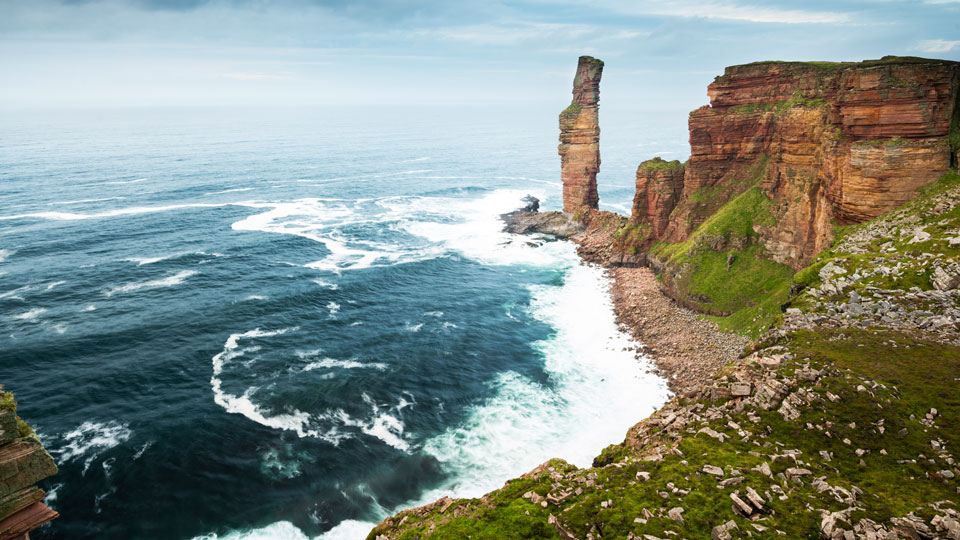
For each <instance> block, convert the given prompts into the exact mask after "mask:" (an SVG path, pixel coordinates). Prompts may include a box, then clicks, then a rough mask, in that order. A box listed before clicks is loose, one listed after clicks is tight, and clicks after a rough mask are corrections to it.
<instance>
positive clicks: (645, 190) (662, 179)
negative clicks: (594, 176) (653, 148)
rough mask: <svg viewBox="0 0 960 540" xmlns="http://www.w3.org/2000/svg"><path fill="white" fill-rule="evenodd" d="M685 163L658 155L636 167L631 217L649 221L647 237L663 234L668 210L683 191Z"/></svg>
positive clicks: (668, 219) (676, 201)
mask: <svg viewBox="0 0 960 540" xmlns="http://www.w3.org/2000/svg"><path fill="white" fill-rule="evenodd" d="M683 171H684V165H683V164H682V163H680V162H679V161H664V160H662V159H660V158H659V157H656V158H653V159H649V160H647V161H644V162H643V163H641V164H640V166H639V167H637V193H636V195H634V197H633V214H632V216H631V220H632V221H633V222H636V223H649V224H650V238H661V237H663V233H664V231H666V229H667V225H668V224H669V223H670V213H671V212H673V209H674V208H676V206H677V203H678V202H679V201H680V195H681V194H682V193H683Z"/></svg>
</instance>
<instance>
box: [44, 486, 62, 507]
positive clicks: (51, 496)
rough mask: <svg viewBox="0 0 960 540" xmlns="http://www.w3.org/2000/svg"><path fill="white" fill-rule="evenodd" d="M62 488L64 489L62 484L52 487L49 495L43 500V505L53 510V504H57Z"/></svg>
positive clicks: (48, 492)
mask: <svg viewBox="0 0 960 540" xmlns="http://www.w3.org/2000/svg"><path fill="white" fill-rule="evenodd" d="M62 487H63V483H62V482H61V483H59V484H54V485H53V487H51V488H50V489H49V490H48V491H47V495H46V496H45V497H44V498H43V504H45V505H47V506H50V507H51V508H52V507H53V503H55V502H57V495H58V494H59V492H60V488H62Z"/></svg>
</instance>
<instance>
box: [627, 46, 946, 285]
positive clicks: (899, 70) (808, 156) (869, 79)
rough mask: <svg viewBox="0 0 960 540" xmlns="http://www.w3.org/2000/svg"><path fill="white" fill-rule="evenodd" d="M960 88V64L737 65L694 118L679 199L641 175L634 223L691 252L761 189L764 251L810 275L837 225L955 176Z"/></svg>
mask: <svg viewBox="0 0 960 540" xmlns="http://www.w3.org/2000/svg"><path fill="white" fill-rule="evenodd" d="M958 88H960V64H958V63H957V62H949V61H945V60H926V59H917V58H893V57H887V58H884V59H881V60H876V61H867V62H861V63H840V64H834V63H814V62H761V63H756V64H748V65H743V66H733V67H729V68H727V69H726V70H725V72H724V74H723V75H722V76H720V77H717V79H716V80H715V81H714V82H713V83H712V84H710V86H709V88H708V92H707V93H708V95H709V96H710V100H711V102H710V105H709V106H704V107H701V108H700V109H697V110H695V111H693V112H692V113H691V114H690V120H689V125H690V160H689V162H688V163H687V164H686V166H685V168H684V171H683V180H682V187H681V188H680V194H679V196H678V197H677V200H674V199H673V198H672V197H671V196H669V194H672V193H673V191H672V190H673V189H675V187H674V185H675V184H673V182H676V179H675V178H674V177H671V178H670V179H662V178H656V179H654V178H649V177H648V176H646V175H645V176H644V178H643V179H641V177H640V173H639V172H638V177H637V187H638V197H637V199H635V201H634V218H635V219H640V220H641V221H642V222H645V223H649V224H650V225H651V229H652V233H653V234H652V236H651V240H652V241H655V240H666V241H668V242H680V241H683V240H686V239H687V238H688V237H689V235H690V233H691V232H692V231H693V230H695V229H696V228H697V227H698V226H699V225H700V224H702V223H703V222H704V221H705V220H706V219H707V218H708V217H709V216H710V215H712V214H713V213H714V212H715V211H716V210H717V209H718V208H720V207H721V206H723V205H724V204H726V203H727V202H728V201H730V200H731V199H732V198H734V197H736V196H737V195H739V194H740V193H742V192H744V191H746V190H747V189H749V188H751V187H753V186H759V187H760V188H761V189H762V190H763V191H764V193H765V194H766V195H767V196H768V197H769V198H770V199H772V200H773V201H774V205H773V208H774V210H773V214H774V215H773V216H772V217H773V219H772V220H771V222H773V223H774V224H772V225H768V226H764V227H762V228H761V230H758V231H757V232H758V233H759V234H760V237H761V241H762V242H763V244H764V246H765V247H766V248H767V251H768V252H769V253H770V255H771V257H772V258H773V259H774V260H776V261H778V262H781V263H784V264H787V265H790V266H792V267H794V268H801V267H803V266H805V265H806V264H807V263H809V261H810V260H811V259H812V258H813V256H814V255H816V253H818V252H819V251H821V250H822V249H823V248H824V247H825V246H826V245H827V244H828V243H829V241H830V238H831V236H832V230H831V228H832V226H831V223H832V222H837V223H840V224H849V223H858V222H862V221H866V220H869V219H872V218H874V217H876V216H878V215H880V214H883V213H885V212H887V211H889V210H892V209H893V208H896V207H898V206H900V205H901V204H903V203H904V202H906V201H907V200H910V199H912V198H913V197H914V196H915V193H916V190H917V189H918V188H920V187H922V186H925V185H927V184H930V183H932V182H933V181H935V180H936V179H937V178H939V177H940V176H942V175H943V174H944V173H945V172H947V170H948V169H949V168H950V167H951V166H956V161H957V155H956V149H954V148H952V147H951V143H950V141H949V140H950V139H951V138H957V137H960V134H958V133H955V134H954V135H950V133H951V129H953V130H954V131H956V130H957V127H956V123H957V118H958V116H960V108H958V105H957V102H958V94H960V92H958ZM952 125H953V127H951V126H952ZM654 180H655V181H654ZM657 182H660V185H661V188H662V189H661V191H656V190H654V192H653V193H654V194H655V195H652V194H651V189H650V187H648V186H650V185H652V184H656V183H657ZM667 184H669V185H670V186H671V187H670V188H669V189H667V188H666V185H667ZM641 189H642V190H644V192H645V196H644V197H641V196H640V193H639V191H640V190H641ZM651 203H654V204H656V205H658V206H657V207H655V208H651V207H650V205H651ZM664 216H667V219H666V223H664V219H665V218H664Z"/></svg>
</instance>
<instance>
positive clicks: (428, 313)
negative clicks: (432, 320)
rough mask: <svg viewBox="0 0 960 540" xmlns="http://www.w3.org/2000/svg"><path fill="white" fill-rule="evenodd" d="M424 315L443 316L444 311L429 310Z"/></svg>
mask: <svg viewBox="0 0 960 540" xmlns="http://www.w3.org/2000/svg"><path fill="white" fill-rule="evenodd" d="M423 316H424V317H443V312H442V311H427V312H426V313H424V314H423Z"/></svg>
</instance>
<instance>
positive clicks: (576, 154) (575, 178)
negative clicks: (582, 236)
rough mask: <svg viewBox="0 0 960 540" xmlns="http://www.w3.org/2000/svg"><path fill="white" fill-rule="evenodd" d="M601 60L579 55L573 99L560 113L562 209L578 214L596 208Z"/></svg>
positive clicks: (598, 166)
mask: <svg viewBox="0 0 960 540" xmlns="http://www.w3.org/2000/svg"><path fill="white" fill-rule="evenodd" d="M602 73H603V62H602V61H600V60H597V59H596V58H593V57H590V56H581V57H580V62H579V63H578V64H577V75H576V77H575V78H574V79H573V101H572V102H571V103H570V106H569V107H567V108H566V109H564V110H563V112H561V113H560V146H559V148H558V149H557V152H558V153H559V154H560V169H561V179H562V180H563V211H564V212H566V213H570V214H577V213H578V212H581V211H583V210H587V209H596V208H597V202H598V200H599V198H598V196H597V171H599V170H600V124H599V121H598V115H597V112H598V104H599V102H600V75H601V74H602Z"/></svg>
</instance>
